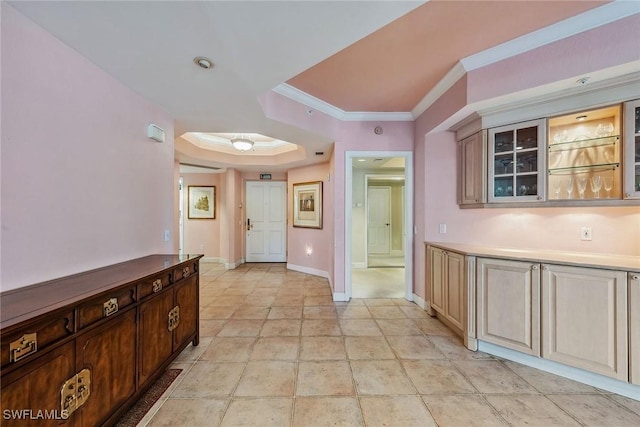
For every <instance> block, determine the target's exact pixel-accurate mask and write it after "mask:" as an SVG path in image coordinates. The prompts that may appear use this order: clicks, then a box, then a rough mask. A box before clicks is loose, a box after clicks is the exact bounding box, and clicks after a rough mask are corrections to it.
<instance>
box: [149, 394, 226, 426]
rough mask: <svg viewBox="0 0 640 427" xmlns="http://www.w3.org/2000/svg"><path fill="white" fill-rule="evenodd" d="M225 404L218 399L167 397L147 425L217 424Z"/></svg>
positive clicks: (224, 401)
mask: <svg viewBox="0 0 640 427" xmlns="http://www.w3.org/2000/svg"><path fill="white" fill-rule="evenodd" d="M226 404H227V402H226V400H219V399H215V400H214V399H167V401H166V402H165V403H164V404H163V405H162V406H161V407H160V409H159V410H158V412H156V414H155V415H154V416H153V418H152V419H151V421H150V422H149V424H147V426H149V427H164V426H166V427H175V426H217V425H219V422H220V418H222V413H223V412H224V409H225V406H226Z"/></svg>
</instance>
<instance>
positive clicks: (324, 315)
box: [302, 306, 338, 319]
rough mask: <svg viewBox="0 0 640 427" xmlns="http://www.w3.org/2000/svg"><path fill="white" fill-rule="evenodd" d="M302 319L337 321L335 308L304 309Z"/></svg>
mask: <svg viewBox="0 0 640 427" xmlns="http://www.w3.org/2000/svg"><path fill="white" fill-rule="evenodd" d="M302 317H303V318H305V319H337V318H338V314H337V313H336V308H335V307H328V306H327V307H323V306H309V307H304V311H303V312H302Z"/></svg>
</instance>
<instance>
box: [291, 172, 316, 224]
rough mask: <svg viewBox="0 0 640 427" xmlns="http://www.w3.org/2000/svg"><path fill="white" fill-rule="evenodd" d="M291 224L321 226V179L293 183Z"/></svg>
mask: <svg viewBox="0 0 640 427" xmlns="http://www.w3.org/2000/svg"><path fill="white" fill-rule="evenodd" d="M293 226H294V227H306V228H322V181H315V182H302V183H299V184H293Z"/></svg>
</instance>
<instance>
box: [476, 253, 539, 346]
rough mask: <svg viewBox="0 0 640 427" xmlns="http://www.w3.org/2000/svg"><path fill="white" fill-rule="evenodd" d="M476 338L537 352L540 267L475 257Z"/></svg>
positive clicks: (527, 263)
mask: <svg viewBox="0 0 640 427" xmlns="http://www.w3.org/2000/svg"><path fill="white" fill-rule="evenodd" d="M477 272H478V277H477V280H478V326H477V327H478V339H479V340H483V341H487V342H490V343H493V344H498V345H501V346H503V347H507V348H510V349H513V350H517V351H520V352H522V353H527V354H532V355H535V356H539V355H540V266H539V264H537V263H532V262H526V261H510V260H503V259H489V258H478V260H477Z"/></svg>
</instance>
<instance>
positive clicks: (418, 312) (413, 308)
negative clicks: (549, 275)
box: [399, 304, 430, 319]
mask: <svg viewBox="0 0 640 427" xmlns="http://www.w3.org/2000/svg"><path fill="white" fill-rule="evenodd" d="M399 308H400V310H402V312H403V313H404V314H405V316H407V317H409V318H411V319H428V318H429V317H430V316H429V315H428V314H427V312H426V311H424V310H423V309H421V308H420V307H418V306H417V305H415V304H412V305H406V306H405V305H401V306H399Z"/></svg>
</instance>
